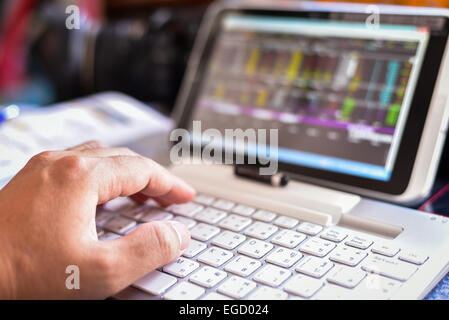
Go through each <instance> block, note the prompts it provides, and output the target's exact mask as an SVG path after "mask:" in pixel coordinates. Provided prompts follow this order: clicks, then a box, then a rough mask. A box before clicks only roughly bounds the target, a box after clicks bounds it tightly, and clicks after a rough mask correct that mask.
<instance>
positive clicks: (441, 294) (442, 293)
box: [425, 273, 449, 300]
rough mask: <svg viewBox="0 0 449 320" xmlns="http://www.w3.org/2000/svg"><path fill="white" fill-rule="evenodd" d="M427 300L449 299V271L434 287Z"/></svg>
mask: <svg viewBox="0 0 449 320" xmlns="http://www.w3.org/2000/svg"><path fill="white" fill-rule="evenodd" d="M425 300H449V273H448V274H446V275H445V276H444V278H443V279H442V280H441V281H440V282H439V283H438V285H437V286H436V287H435V288H433V290H432V291H431V292H430V293H429V294H428V295H427V297H426V298H425Z"/></svg>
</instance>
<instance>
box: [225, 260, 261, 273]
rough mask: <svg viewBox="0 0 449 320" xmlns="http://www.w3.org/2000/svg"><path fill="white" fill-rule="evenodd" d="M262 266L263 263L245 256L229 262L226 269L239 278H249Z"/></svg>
mask: <svg viewBox="0 0 449 320" xmlns="http://www.w3.org/2000/svg"><path fill="white" fill-rule="evenodd" d="M260 266H262V263H261V262H260V261H258V260H255V259H251V258H248V257H245V256H237V257H236V258H235V259H234V260H232V261H231V262H229V263H228V264H227V265H226V266H225V267H224V269H225V270H226V271H228V272H231V273H234V274H236V275H238V276H242V277H247V276H249V275H250V274H251V273H253V272H254V271H256V270H257V269H259V267H260Z"/></svg>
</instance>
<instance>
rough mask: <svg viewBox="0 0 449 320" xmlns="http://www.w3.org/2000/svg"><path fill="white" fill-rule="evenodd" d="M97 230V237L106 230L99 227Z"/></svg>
mask: <svg viewBox="0 0 449 320" xmlns="http://www.w3.org/2000/svg"><path fill="white" fill-rule="evenodd" d="M96 230H97V238H100V237H101V236H103V235H104V230H103V229H100V228H98V227H97V228H96Z"/></svg>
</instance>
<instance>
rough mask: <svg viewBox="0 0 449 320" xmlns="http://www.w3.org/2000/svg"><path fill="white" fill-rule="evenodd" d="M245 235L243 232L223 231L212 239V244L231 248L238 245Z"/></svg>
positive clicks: (244, 238)
mask: <svg viewBox="0 0 449 320" xmlns="http://www.w3.org/2000/svg"><path fill="white" fill-rule="evenodd" d="M245 240H246V237H245V236H244V235H243V234H239V233H235V232H232V231H223V232H222V233H220V234H219V235H218V236H216V237H215V238H214V239H213V240H212V244H214V245H216V246H219V247H222V248H225V249H228V250H232V249H234V248H236V247H237V246H238V245H240V244H241V243H242V242H243V241H245Z"/></svg>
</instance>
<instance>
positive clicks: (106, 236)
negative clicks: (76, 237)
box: [99, 232, 120, 241]
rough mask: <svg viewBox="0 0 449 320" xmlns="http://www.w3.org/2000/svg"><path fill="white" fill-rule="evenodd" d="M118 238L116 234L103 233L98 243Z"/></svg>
mask: <svg viewBox="0 0 449 320" xmlns="http://www.w3.org/2000/svg"><path fill="white" fill-rule="evenodd" d="M118 238H120V236H119V235H118V234H116V233H112V232H105V233H104V234H103V235H102V236H101V237H99V240H100V241H112V240H115V239H118Z"/></svg>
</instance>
